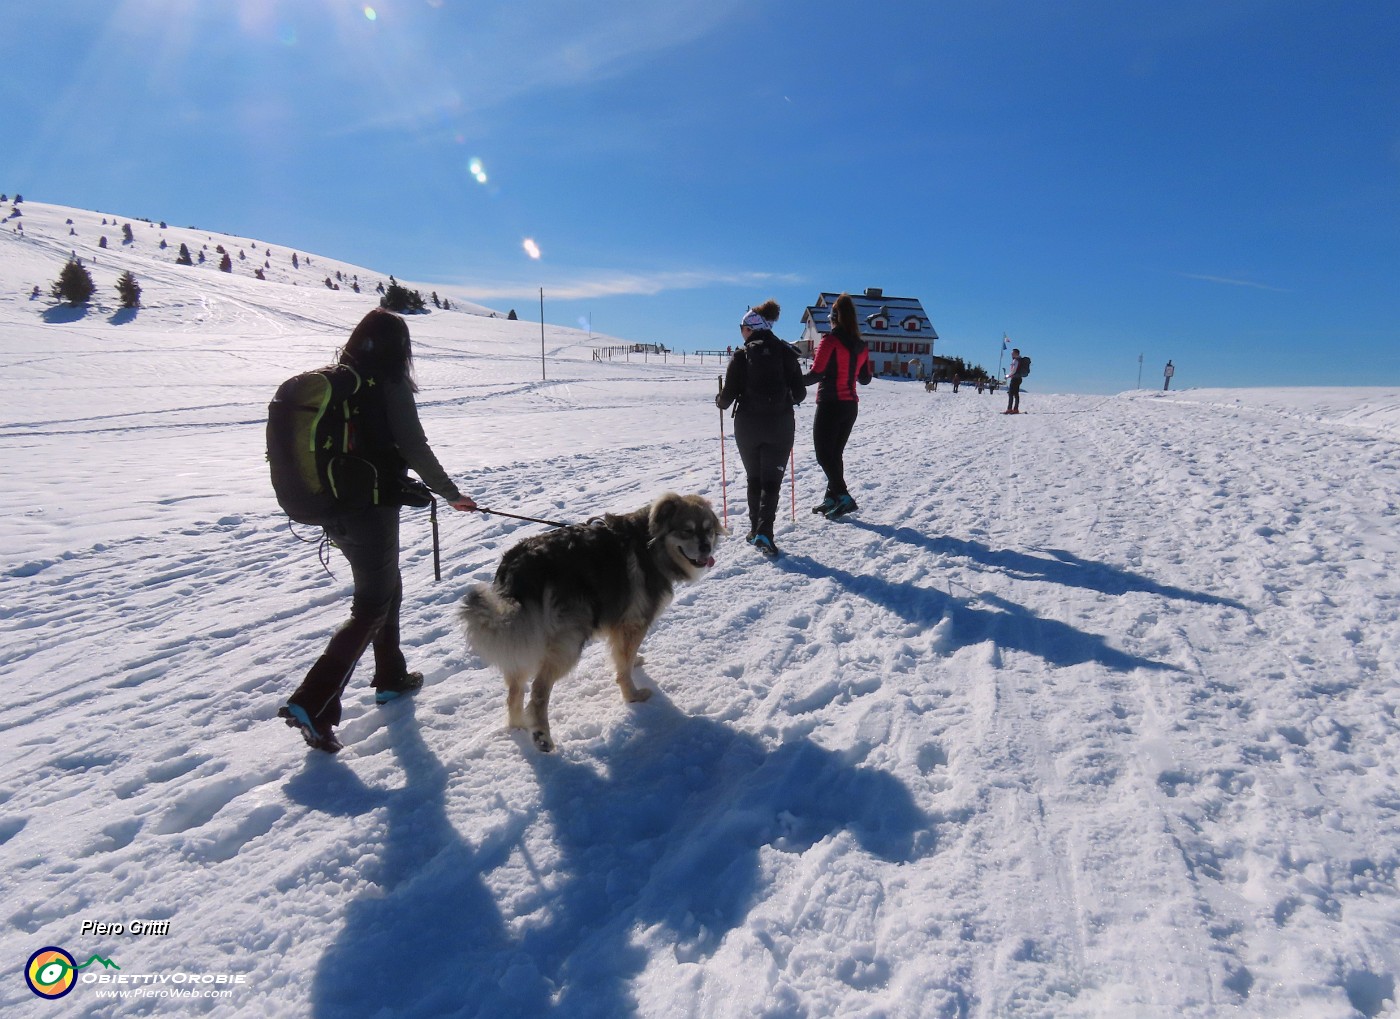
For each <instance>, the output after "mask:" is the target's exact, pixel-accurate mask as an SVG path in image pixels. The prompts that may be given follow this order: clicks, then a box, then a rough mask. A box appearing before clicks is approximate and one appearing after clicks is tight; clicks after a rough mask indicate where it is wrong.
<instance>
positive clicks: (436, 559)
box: [429, 499, 442, 581]
mask: <svg viewBox="0 0 1400 1019" xmlns="http://www.w3.org/2000/svg"><path fill="white" fill-rule="evenodd" d="M429 519H431V520H432V522H433V580H435V581H436V580H441V579H442V556H441V555H440V554H439V553H438V523H437V500H436V499H434V500H433V501H432V509H431V510H429Z"/></svg>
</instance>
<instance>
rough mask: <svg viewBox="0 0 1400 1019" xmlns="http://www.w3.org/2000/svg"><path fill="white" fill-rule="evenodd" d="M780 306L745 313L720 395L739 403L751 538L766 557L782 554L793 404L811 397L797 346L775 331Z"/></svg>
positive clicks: (723, 404)
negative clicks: (778, 525)
mask: <svg viewBox="0 0 1400 1019" xmlns="http://www.w3.org/2000/svg"><path fill="white" fill-rule="evenodd" d="M780 311H781V309H780V308H779V306H778V302H777V301H765V302H764V303H762V304H760V305H759V306H758V307H756V308H751V309H749V310H748V311H747V312H745V314H744V317H743V318H742V319H741V320H740V322H739V333H740V335H741V336H743V338H744V345H743V346H742V347H740V348H739V349H738V350H736V351H735V352H734V356H733V357H732V358H731V359H730V361H729V367H728V368H727V369H726V370H725V373H724V384H723V386H721V388H720V391H719V394H718V395H717V396H716V397H715V406H717V407H719V409H720V410H725V409H727V408H728V407H730V406H731V405H732V404H734V403H735V402H736V401H737V403H738V406H737V407H736V408H735V409H734V440H735V442H736V443H737V444H738V446H739V459H741V460H742V461H743V462H744V473H745V474H746V475H747V476H748V503H749V534H748V539H747V540H748V543H749V544H750V545H753V546H754V547H755V548H757V549H758V550H759V551H760V552H762V553H763V554H764V555H767V556H776V555H778V554H779V551H778V546H777V545H776V544H775V543H774V541H773V521H774V520H775V519H776V518H777V515H778V502H779V499H780V497H781V495H782V487H783V474H784V472H785V470H786V469H787V462H788V457H789V455H791V453H792V443H793V438H794V436H795V435H796V428H797V425H796V420H795V417H794V414H793V407H795V406H796V405H797V404H799V403H801V402H802V401H803V399H804V398H805V397H806V396H807V389H806V387H805V386H804V385H803V384H802V369H801V367H800V366H799V365H798V363H797V351H795V350H794V349H793V348H792V347H791V345H789V344H787V343H784V342H783V341H782V340H780V339H778V337H777V336H775V335H774V333H773V326H774V324H775V323H776V322H777V321H778V314H779V312H780ZM722 420H723V419H721V422H722Z"/></svg>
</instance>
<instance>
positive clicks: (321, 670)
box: [290, 506, 408, 725]
mask: <svg viewBox="0 0 1400 1019" xmlns="http://www.w3.org/2000/svg"><path fill="white" fill-rule="evenodd" d="M326 533H327V534H329V535H330V539H331V541H332V542H333V543H334V544H335V546H336V548H338V549H340V551H341V552H342V553H343V554H344V556H345V558H346V560H347V561H348V562H349V563H350V573H351V576H352V577H353V578H354V582H355V594H354V597H353V599H352V600H351V602H350V618H349V619H348V620H347V621H346V622H344V623H342V624H341V626H340V628H339V629H338V630H336V631H335V633H334V634H332V635H331V639H330V643H329V644H327V645H326V650H325V652H324V653H323V654H322V655H321V657H320V658H318V659H317V660H316V664H315V665H313V666H312V667H311V671H310V672H308V673H307V674H306V678H305V679H304V680H302V683H301V686H299V687H297V690H296V692H295V693H293V694H292V696H291V698H290V703H292V704H297V705H300V706H301V707H302V708H305V709H306V713H307V714H308V715H310V716H311V720H312V721H313V722H315V723H316V724H317V725H339V724H340V695H341V692H342V691H343V690H344V689H345V685H346V684H347V683H349V682H350V675H351V673H353V672H354V671H355V666H356V664H357V663H358V662H359V660H360V656H361V655H363V654H364V653H365V648H367V647H369V646H370V644H371V643H372V644H373V645H374V680H375V685H376V686H378V685H379V684H380V681H381V680H383V681H385V682H393V681H394V680H396V679H399V678H400V677H402V676H403V675H404V673H405V672H406V671H407V669H408V666H407V663H406V662H405V661H404V657H403V651H402V650H401V649H400V647H399V606H400V605H401V604H402V602H403V579H402V577H401V576H400V574H399V507H398V506H371V507H369V508H368V509H364V510H359V511H357V512H354V513H347V514H345V515H344V516H342V517H340V518H338V519H337V520H335V521H334V522H332V523H331V524H329V525H328V526H327V527H326Z"/></svg>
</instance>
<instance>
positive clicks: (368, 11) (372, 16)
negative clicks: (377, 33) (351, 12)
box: [365, 7, 379, 21]
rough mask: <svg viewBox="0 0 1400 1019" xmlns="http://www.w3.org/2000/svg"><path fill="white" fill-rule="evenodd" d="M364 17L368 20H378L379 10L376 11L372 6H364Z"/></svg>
mask: <svg viewBox="0 0 1400 1019" xmlns="http://www.w3.org/2000/svg"><path fill="white" fill-rule="evenodd" d="M365 17H366V18H367V19H368V20H370V21H378V20H379V12H378V11H376V10H375V9H374V8H373V7H366V8H365Z"/></svg>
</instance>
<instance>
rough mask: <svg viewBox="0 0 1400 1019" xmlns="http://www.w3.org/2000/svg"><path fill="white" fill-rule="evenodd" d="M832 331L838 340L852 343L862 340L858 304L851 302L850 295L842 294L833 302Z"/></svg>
mask: <svg viewBox="0 0 1400 1019" xmlns="http://www.w3.org/2000/svg"><path fill="white" fill-rule="evenodd" d="M831 331H832V332H833V333H834V334H835V335H836V336H837V338H838V339H842V340H847V341H852V342H854V341H856V340H859V339H860V323H859V320H858V319H857V318H856V302H855V301H853V300H851V295H850V294H842V295H841V296H840V297H838V298H836V300H835V301H833V302H831Z"/></svg>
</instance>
